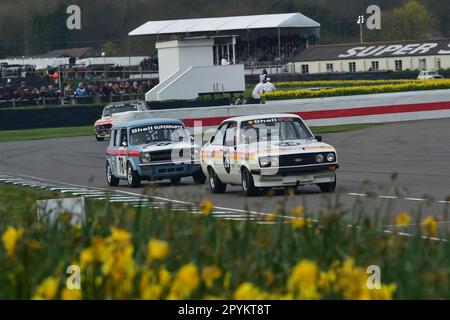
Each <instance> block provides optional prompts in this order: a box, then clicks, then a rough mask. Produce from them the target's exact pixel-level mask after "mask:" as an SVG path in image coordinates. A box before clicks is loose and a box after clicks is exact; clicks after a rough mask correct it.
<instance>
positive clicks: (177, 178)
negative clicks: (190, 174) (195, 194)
mask: <svg viewBox="0 0 450 320" xmlns="http://www.w3.org/2000/svg"><path fill="white" fill-rule="evenodd" d="M170 182H171V183H172V184H180V182H181V177H176V178H172V179H170Z"/></svg>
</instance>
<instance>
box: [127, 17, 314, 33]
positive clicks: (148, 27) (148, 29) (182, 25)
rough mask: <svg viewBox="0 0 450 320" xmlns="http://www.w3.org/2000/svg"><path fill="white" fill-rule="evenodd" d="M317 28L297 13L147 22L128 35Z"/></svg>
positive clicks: (312, 21) (309, 20)
mask: <svg viewBox="0 0 450 320" xmlns="http://www.w3.org/2000/svg"><path fill="white" fill-rule="evenodd" d="M319 27H320V23H318V22H316V21H314V20H312V19H310V18H308V17H306V16H304V15H303V14H301V13H299V12H297V13H282V14H265V15H253V16H235V17H221V18H200V19H183V20H162V21H149V22H147V23H145V24H143V25H142V26H140V27H138V28H136V29H135V30H133V31H131V32H130V33H129V35H130V36H143V35H158V34H175V33H191V32H216V31H231V30H252V29H271V28H319Z"/></svg>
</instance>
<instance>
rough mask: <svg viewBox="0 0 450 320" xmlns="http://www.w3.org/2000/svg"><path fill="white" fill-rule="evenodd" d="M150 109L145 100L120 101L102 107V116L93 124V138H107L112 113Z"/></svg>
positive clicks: (110, 126) (109, 133)
mask: <svg viewBox="0 0 450 320" xmlns="http://www.w3.org/2000/svg"><path fill="white" fill-rule="evenodd" d="M147 110H150V109H149V107H148V105H147V103H146V102H145V101H140V100H134V101H121V102H115V103H111V104H108V105H107V106H106V107H105V108H104V109H103V114H102V118H101V119H100V120H98V121H97V122H96V123H95V125H94V130H95V138H96V139H97V141H103V140H105V139H109V137H110V135H111V128H112V126H113V124H112V115H113V114H116V113H123V112H131V111H137V112H139V111H147Z"/></svg>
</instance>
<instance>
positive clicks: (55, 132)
mask: <svg viewBox="0 0 450 320" xmlns="http://www.w3.org/2000/svg"><path fill="white" fill-rule="evenodd" d="M90 135H94V129H93V127H92V126H86V127H68V128H45V129H29V130H12V131H0V142H8V141H11V142H12V141H27V140H43V139H54V138H69V137H82V136H90Z"/></svg>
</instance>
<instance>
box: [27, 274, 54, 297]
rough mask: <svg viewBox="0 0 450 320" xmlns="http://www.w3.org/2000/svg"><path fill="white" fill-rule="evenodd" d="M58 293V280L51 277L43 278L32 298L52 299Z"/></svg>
mask: <svg viewBox="0 0 450 320" xmlns="http://www.w3.org/2000/svg"><path fill="white" fill-rule="evenodd" d="M57 293H58V280H56V279H55V278H53V277H49V278H47V279H45V280H44V281H43V282H42V283H41V284H40V285H39V287H38V288H37V290H36V293H35V294H34V296H33V300H53V299H54V298H55V297H56V294H57Z"/></svg>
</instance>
